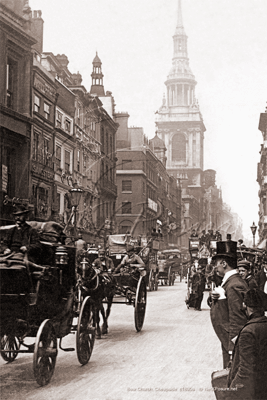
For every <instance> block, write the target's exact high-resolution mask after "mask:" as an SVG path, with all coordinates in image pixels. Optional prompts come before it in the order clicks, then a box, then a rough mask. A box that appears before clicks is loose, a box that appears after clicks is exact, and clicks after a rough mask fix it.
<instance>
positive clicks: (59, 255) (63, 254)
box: [55, 246, 69, 265]
mask: <svg viewBox="0 0 267 400" xmlns="http://www.w3.org/2000/svg"><path fill="white" fill-rule="evenodd" d="M55 257H56V264H60V265H67V264H68V261H69V257H68V252H67V250H66V249H65V247H63V246H59V247H57V249H56V253H55Z"/></svg>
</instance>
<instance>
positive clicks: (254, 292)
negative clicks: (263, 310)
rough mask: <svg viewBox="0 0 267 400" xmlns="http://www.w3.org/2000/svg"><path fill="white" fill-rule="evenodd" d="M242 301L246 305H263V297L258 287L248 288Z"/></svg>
mask: <svg viewBox="0 0 267 400" xmlns="http://www.w3.org/2000/svg"><path fill="white" fill-rule="evenodd" d="M244 303H245V304H246V306H248V307H254V308H255V307H263V299H262V295H261V293H260V291H259V289H250V290H248V291H247V293H246V294H245V297H244Z"/></svg>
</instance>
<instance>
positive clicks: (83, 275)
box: [77, 253, 115, 339]
mask: <svg viewBox="0 0 267 400" xmlns="http://www.w3.org/2000/svg"><path fill="white" fill-rule="evenodd" d="M77 275H78V281H79V282H80V287H81V292H82V297H83V298H85V297H86V296H90V297H91V298H92V300H93V305H94V322H93V323H94V326H95V328H96V339H101V333H102V334H103V335H105V334H107V333H108V317H109V315H110V311H111V305H112V301H113V297H114V294H115V284H114V280H113V278H112V275H110V274H108V273H106V272H99V271H98V270H96V269H95V268H94V267H93V266H92V263H91V262H90V261H89V259H88V257H87V255H86V253H81V254H80V255H78V263H77ZM103 302H104V303H106V304H107V308H106V309H105V307H104V304H103ZM100 313H101V315H102V318H103V324H102V329H100Z"/></svg>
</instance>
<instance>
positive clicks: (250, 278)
mask: <svg viewBox="0 0 267 400" xmlns="http://www.w3.org/2000/svg"><path fill="white" fill-rule="evenodd" d="M245 281H246V282H247V285H248V288H249V289H257V288H258V284H257V282H256V281H255V278H254V277H253V276H252V275H249V276H247V277H246V279H245Z"/></svg>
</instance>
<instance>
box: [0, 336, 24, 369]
mask: <svg viewBox="0 0 267 400" xmlns="http://www.w3.org/2000/svg"><path fill="white" fill-rule="evenodd" d="M19 348H20V342H19V339H18V338H17V337H16V336H15V335H14V334H12V333H9V334H7V335H1V357H2V358H3V360H5V361H6V362H12V361H14V360H15V358H16V357H17V355H18V350H19Z"/></svg>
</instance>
